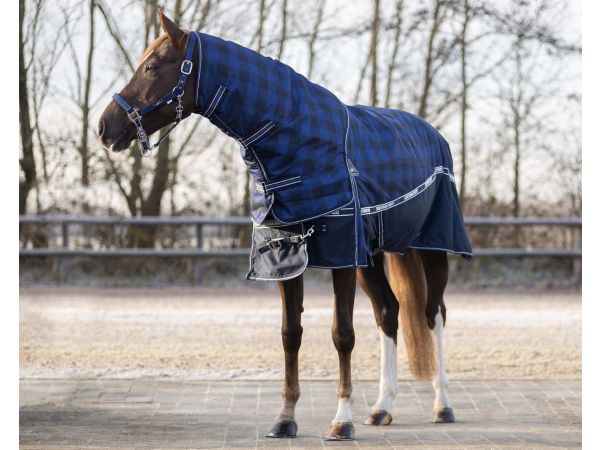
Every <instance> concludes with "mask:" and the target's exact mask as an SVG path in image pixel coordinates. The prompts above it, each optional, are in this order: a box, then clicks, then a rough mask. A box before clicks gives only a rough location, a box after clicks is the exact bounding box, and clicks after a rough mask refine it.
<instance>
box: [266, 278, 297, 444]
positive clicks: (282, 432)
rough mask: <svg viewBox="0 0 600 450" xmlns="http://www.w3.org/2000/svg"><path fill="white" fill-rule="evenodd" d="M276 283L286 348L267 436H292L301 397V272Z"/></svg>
mask: <svg viewBox="0 0 600 450" xmlns="http://www.w3.org/2000/svg"><path fill="white" fill-rule="evenodd" d="M278 285H279V292H280V294H281V303H282V308H281V310H282V323H281V340H282V341H283V350H284V352H285V380H284V383H283V391H282V397H283V405H282V406H281V410H280V411H279V414H278V415H277V418H276V419H275V423H274V424H273V426H272V427H271V429H270V430H269V433H268V434H267V437H274V438H286V437H295V436H296V432H297V431H298V425H297V424H296V420H295V410H296V403H297V402H298V398H299V397H300V384H299V382H298V351H299V350H300V344H301V342H302V326H301V324H300V316H301V315H302V312H303V311H304V309H303V306H302V301H303V297H304V293H303V291H304V285H303V277H302V275H300V276H298V277H296V278H293V279H291V280H286V281H279V282H278Z"/></svg>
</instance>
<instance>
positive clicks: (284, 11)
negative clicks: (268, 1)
mask: <svg viewBox="0 0 600 450" xmlns="http://www.w3.org/2000/svg"><path fill="white" fill-rule="evenodd" d="M287 16H288V0H283V2H282V4H281V35H280V36H279V50H277V59H279V60H280V59H281V57H282V56H283V48H284V46H285V41H286V39H287Z"/></svg>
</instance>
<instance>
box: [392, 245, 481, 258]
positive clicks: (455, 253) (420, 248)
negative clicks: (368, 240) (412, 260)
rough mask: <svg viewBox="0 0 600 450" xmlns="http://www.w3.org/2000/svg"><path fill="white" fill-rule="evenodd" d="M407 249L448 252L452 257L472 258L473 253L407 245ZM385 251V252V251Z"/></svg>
mask: <svg viewBox="0 0 600 450" xmlns="http://www.w3.org/2000/svg"><path fill="white" fill-rule="evenodd" d="M407 248H412V249H415V250H437V251H440V252H448V253H452V254H454V255H467V256H473V253H469V252H457V251H455V250H450V249H447V248H438V247H417V246H416V245H409V246H408V247H407ZM386 251H387V250H386Z"/></svg>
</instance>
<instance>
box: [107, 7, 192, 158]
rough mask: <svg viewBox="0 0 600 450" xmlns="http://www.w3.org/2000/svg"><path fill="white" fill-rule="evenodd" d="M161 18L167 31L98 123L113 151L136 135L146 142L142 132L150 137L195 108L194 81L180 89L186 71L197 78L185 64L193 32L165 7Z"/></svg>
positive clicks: (146, 51) (148, 49)
mask: <svg viewBox="0 0 600 450" xmlns="http://www.w3.org/2000/svg"><path fill="white" fill-rule="evenodd" d="M158 17H159V19H160V24H161V27H162V29H163V30H164V31H165V33H164V34H162V35H161V36H160V37H159V38H158V39H156V40H155V41H154V42H152V43H151V44H150V45H149V46H148V48H147V49H146V50H145V51H144V53H143V55H142V57H141V59H140V62H139V65H138V67H137V69H136V70H135V72H134V74H133V76H132V77H131V79H130V80H129V82H128V83H127V84H126V85H125V87H124V88H123V89H122V90H121V92H119V94H116V95H115V96H113V100H112V101H111V102H110V103H109V104H108V106H107V107H106V109H105V110H104V112H103V113H102V116H101V117H100V120H99V122H98V136H99V137H100V140H101V141H102V144H103V145H104V146H105V147H106V148H109V149H110V150H113V151H116V152H119V151H122V150H125V149H127V148H129V146H130V145H131V142H132V141H133V140H134V139H135V138H136V137H137V138H140V140H142V142H144V139H142V138H141V137H140V133H142V134H143V135H147V136H149V135H151V134H153V133H155V132H156V131H158V130H160V129H161V128H163V127H165V126H166V125H168V124H170V123H172V122H174V121H175V122H176V123H178V122H179V120H181V119H182V118H185V117H187V116H189V115H190V114H191V112H192V110H193V109H194V107H195V89H193V88H192V85H193V83H190V84H189V86H188V88H187V90H184V89H183V88H184V87H185V82H184V86H182V87H181V89H179V90H177V91H176V89H177V87H178V86H179V83H178V82H181V79H182V77H183V75H182V73H185V71H189V72H188V73H187V74H186V75H185V77H187V75H189V76H190V77H191V78H192V79H195V75H194V73H196V72H197V68H195V67H193V66H192V65H191V64H188V65H187V66H186V65H185V64H184V60H185V58H186V50H187V47H188V45H187V43H188V40H189V39H190V36H191V33H190V32H188V31H185V30H183V29H181V28H180V27H179V26H177V25H176V24H175V23H173V21H171V20H170V19H169V18H168V17H167V16H166V15H165V14H164V13H163V12H162V11H161V10H159V11H158ZM192 67H193V69H192ZM174 86H175V88H174ZM157 99H158V100H157ZM177 108H180V111H179V112H178V110H177ZM181 108H182V109H181ZM128 109H130V111H129V112H128ZM138 113H139V114H138ZM141 116H143V126H142V117H141ZM134 119H137V120H138V122H136V120H134ZM146 143H147V139H146Z"/></svg>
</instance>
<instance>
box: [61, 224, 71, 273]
mask: <svg viewBox="0 0 600 450" xmlns="http://www.w3.org/2000/svg"><path fill="white" fill-rule="evenodd" d="M61 234H62V247H63V249H65V250H68V248H69V223H68V222H66V221H63V222H62V223H61ZM59 258H60V263H59V281H60V283H66V282H67V281H68V279H69V275H70V273H71V257H70V256H69V255H62V256H59Z"/></svg>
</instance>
